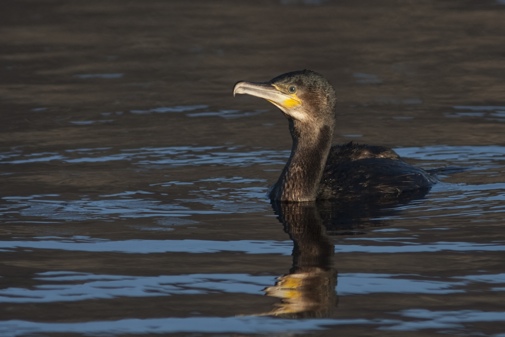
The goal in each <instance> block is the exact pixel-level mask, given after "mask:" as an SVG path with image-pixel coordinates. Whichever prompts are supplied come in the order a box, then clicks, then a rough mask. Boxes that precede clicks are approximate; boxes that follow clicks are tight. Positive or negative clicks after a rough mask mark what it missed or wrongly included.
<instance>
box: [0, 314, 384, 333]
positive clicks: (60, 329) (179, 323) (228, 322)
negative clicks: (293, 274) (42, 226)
mask: <svg viewBox="0 0 505 337" xmlns="http://www.w3.org/2000/svg"><path fill="white" fill-rule="evenodd" d="M387 322H388V321H383V323H387ZM374 323H377V321H375V320H368V319H308V320H290V319H279V318H270V317H258V316H242V317H188V318H150V319H137V318H131V319H122V320H117V321H94V322H79V323H38V322H29V321H22V320H10V321H3V322H0V333H1V335H2V336H4V337H15V336H21V335H26V334H30V333H31V334H34V333H69V332H71V333H73V334H84V335H104V334H105V335H108V336H110V335H112V334H113V335H118V334H142V335H144V334H149V333H151V334H162V333H183V332H187V333H276V332H282V333H283V335H286V334H295V335H296V334H303V333H305V332H307V331H314V330H322V329H325V328H326V327H327V326H328V325H351V324H374Z"/></svg>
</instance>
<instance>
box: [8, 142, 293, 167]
mask: <svg viewBox="0 0 505 337" xmlns="http://www.w3.org/2000/svg"><path fill="white" fill-rule="evenodd" d="M288 155H289V152H288V151H273V150H251V151H240V147H236V146H234V147H224V146H172V147H142V148H136V149H124V150H120V152H119V153H117V152H113V151H112V149H111V148H96V149H89V148H87V149H71V150H65V151H62V152H61V153H60V152H38V153H24V152H22V151H21V150H16V151H9V152H4V153H0V164H13V165H17V164H30V163H36V162H50V161H60V162H63V163H68V164H80V163H98V162H108V161H118V160H124V161H129V162H132V163H133V164H136V165H163V167H164V168H166V167H170V166H201V165H224V166H242V167H244V166H250V165H253V164H264V165H271V164H284V163H285V160H286V158H287V156H288Z"/></svg>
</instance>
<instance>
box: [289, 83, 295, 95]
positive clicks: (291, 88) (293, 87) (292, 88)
mask: <svg viewBox="0 0 505 337" xmlns="http://www.w3.org/2000/svg"><path fill="white" fill-rule="evenodd" d="M288 90H289V92H290V93H292V94H294V93H295V92H296V87H295V86H294V85H292V86H290V87H289V89H288Z"/></svg>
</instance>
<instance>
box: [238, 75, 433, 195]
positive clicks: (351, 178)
mask: <svg viewBox="0 0 505 337" xmlns="http://www.w3.org/2000/svg"><path fill="white" fill-rule="evenodd" d="M242 94H244V95H251V96H255V97H259V98H263V99H265V100H267V101H268V102H270V103H272V104H273V105H274V106H276V107H277V108H279V109H280V110H281V112H282V113H283V114H284V116H285V117H286V118H287V119H288V122H289V130H290V133H291V138H292V147H291V154H290V156H289V159H288V160H287V163H286V165H285V166H284V168H283V170H282V172H281V174H280V177H279V179H278V180H277V182H276V183H275V184H274V185H273V186H272V188H271V189H270V192H269V197H270V199H271V200H275V201H281V202H308V201H315V200H360V199H376V200H395V199H398V198H402V197H405V196H408V195H417V194H423V195H424V194H426V193H427V191H429V189H430V188H431V187H432V185H433V184H435V183H436V181H437V179H436V177H434V176H432V175H431V174H429V173H428V172H426V171H425V170H423V169H421V168H417V167H415V166H412V165H410V164H408V163H407V162H405V161H404V160H403V159H402V158H400V156H399V155H398V154H397V153H396V152H395V151H393V150H392V149H390V148H387V147H384V146H376V145H364V144H356V143H354V142H349V143H346V144H343V145H334V146H332V141H333V136H334V133H335V127H336V112H335V106H336V101H337V96H336V93H335V90H334V88H333V86H332V85H331V84H330V83H329V81H328V80H327V79H326V78H325V77H323V76H322V75H321V74H319V73H317V72H314V71H312V70H307V69H305V70H297V71H292V72H288V73H285V74H282V75H279V76H277V77H275V78H273V79H272V80H270V81H267V82H247V81H239V82H237V83H236V84H235V86H234V87H233V96H236V95H242Z"/></svg>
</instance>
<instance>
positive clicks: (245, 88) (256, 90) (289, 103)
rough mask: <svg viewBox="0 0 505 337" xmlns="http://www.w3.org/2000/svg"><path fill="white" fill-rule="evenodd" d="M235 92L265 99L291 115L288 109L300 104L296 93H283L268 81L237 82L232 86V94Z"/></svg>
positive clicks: (235, 93)
mask: <svg viewBox="0 0 505 337" xmlns="http://www.w3.org/2000/svg"><path fill="white" fill-rule="evenodd" d="M237 94H239V95H251V96H255V97H259V98H263V99H266V100H267V101H269V102H270V103H272V104H273V105H275V106H276V107H278V108H279V109H281V110H282V111H283V112H284V113H285V114H287V115H291V113H290V112H289V111H290V110H292V109H293V108H295V107H297V106H299V105H300V104H301V100H300V99H299V98H298V97H297V96H296V95H294V94H293V95H289V94H286V93H283V92H282V91H280V90H279V89H277V88H276V87H275V86H273V85H272V84H270V83H252V82H237V84H235V86H234V87H233V96H235V95H237Z"/></svg>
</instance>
